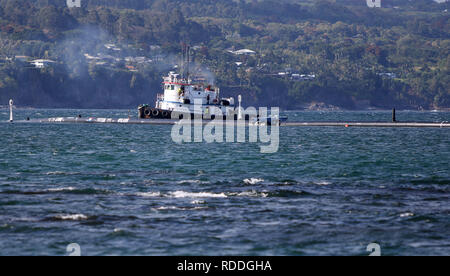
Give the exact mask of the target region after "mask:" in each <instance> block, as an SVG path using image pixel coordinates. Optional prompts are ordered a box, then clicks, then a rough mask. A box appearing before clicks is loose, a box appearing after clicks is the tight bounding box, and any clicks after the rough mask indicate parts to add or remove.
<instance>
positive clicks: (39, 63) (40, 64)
mask: <svg viewBox="0 0 450 276" xmlns="http://www.w3.org/2000/svg"><path fill="white" fill-rule="evenodd" d="M30 63H31V64H32V65H34V67H36V68H39V69H42V68H46V67H48V66H49V65H50V64H52V63H55V62H54V61H53V60H49V59H36V60H33V61H31V62H30Z"/></svg>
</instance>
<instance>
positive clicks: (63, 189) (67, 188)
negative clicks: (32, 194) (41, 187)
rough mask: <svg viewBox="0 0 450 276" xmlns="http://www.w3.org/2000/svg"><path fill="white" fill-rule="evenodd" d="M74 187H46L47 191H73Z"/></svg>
mask: <svg viewBox="0 0 450 276" xmlns="http://www.w3.org/2000/svg"><path fill="white" fill-rule="evenodd" d="M74 190H75V188H74V187H65V188H51V189H48V190H47V191H48V192H65V191H74Z"/></svg>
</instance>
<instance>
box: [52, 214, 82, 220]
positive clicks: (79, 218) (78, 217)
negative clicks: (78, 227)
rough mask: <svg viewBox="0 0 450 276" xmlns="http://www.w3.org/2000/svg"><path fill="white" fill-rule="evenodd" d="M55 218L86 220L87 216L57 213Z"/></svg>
mask: <svg viewBox="0 0 450 276" xmlns="http://www.w3.org/2000/svg"><path fill="white" fill-rule="evenodd" d="M55 218H57V219H60V220H86V219H88V217H87V216H86V215H83V214H75V215H58V216H56V217H55Z"/></svg>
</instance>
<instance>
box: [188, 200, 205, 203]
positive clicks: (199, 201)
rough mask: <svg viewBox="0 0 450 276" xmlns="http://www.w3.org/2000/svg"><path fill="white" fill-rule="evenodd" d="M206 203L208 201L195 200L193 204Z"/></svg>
mask: <svg viewBox="0 0 450 276" xmlns="http://www.w3.org/2000/svg"><path fill="white" fill-rule="evenodd" d="M205 203H206V201H204V200H194V201H192V202H191V204H205Z"/></svg>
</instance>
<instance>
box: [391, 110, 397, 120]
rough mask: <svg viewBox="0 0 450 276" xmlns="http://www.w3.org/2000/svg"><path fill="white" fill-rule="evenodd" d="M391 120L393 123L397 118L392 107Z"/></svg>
mask: <svg viewBox="0 0 450 276" xmlns="http://www.w3.org/2000/svg"><path fill="white" fill-rule="evenodd" d="M392 122H393V123H395V122H397V118H396V116H395V108H393V109H392Z"/></svg>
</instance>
